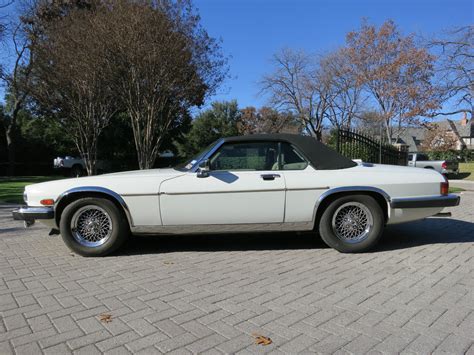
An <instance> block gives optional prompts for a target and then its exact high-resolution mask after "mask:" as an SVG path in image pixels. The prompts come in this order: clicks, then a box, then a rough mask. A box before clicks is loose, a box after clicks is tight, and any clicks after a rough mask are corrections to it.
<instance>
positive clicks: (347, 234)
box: [332, 202, 374, 243]
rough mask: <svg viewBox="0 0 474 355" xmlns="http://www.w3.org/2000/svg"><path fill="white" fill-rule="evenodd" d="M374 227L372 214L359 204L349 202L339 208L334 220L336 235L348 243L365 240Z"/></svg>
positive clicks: (333, 226)
mask: <svg viewBox="0 0 474 355" xmlns="http://www.w3.org/2000/svg"><path fill="white" fill-rule="evenodd" d="M373 225H374V223H373V217H372V213H371V212H370V210H369V209H368V208H367V207H366V206H365V205H363V204H361V203H358V202H347V203H345V204H343V205H341V206H339V208H338V209H337V210H336V212H335V213H334V216H333V218H332V229H333V231H334V233H335V234H336V236H337V237H338V238H339V239H341V240H343V241H344V242H346V243H359V242H361V241H363V240H365V239H366V238H367V236H368V235H369V232H370V230H371V229H372V226H373Z"/></svg>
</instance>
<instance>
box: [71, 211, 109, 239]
mask: <svg viewBox="0 0 474 355" xmlns="http://www.w3.org/2000/svg"><path fill="white" fill-rule="evenodd" d="M71 231H72V235H73V236H74V239H76V240H77V241H78V242H79V244H81V245H84V246H86V247H98V246H100V245H102V244H104V243H105V242H106V241H107V240H108V239H109V238H110V235H111V234H112V220H111V219H110V216H109V214H108V213H107V212H106V211H105V210H104V209H103V208H101V207H99V206H94V205H89V206H84V207H81V208H79V209H78V210H77V211H76V212H75V213H74V215H73V216H72V219H71Z"/></svg>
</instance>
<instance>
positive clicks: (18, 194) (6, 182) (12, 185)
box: [0, 176, 62, 204]
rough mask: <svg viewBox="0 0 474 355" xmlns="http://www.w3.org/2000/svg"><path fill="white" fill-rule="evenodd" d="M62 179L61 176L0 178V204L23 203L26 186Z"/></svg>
mask: <svg viewBox="0 0 474 355" xmlns="http://www.w3.org/2000/svg"><path fill="white" fill-rule="evenodd" d="M58 179H62V177H61V176H15V177H6V178H5V177H0V203H19V204H21V203H23V190H24V188H25V186H26V185H31V184H36V183H39V182H44V181H50V180H58Z"/></svg>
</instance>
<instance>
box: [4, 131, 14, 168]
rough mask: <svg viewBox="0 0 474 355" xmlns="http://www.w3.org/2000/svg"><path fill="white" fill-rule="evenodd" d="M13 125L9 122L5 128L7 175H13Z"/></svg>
mask: <svg viewBox="0 0 474 355" xmlns="http://www.w3.org/2000/svg"><path fill="white" fill-rule="evenodd" d="M13 131H14V127H13V125H12V124H11V123H10V124H9V125H8V127H7V129H6V132H5V133H6V134H5V135H6V139H7V151H8V171H7V175H9V176H14V175H15V140H14V137H13V135H14V132H13Z"/></svg>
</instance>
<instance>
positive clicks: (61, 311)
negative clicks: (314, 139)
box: [0, 192, 474, 354]
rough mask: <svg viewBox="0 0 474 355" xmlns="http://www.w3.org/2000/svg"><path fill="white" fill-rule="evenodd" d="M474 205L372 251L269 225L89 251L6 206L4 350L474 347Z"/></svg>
mask: <svg viewBox="0 0 474 355" xmlns="http://www.w3.org/2000/svg"><path fill="white" fill-rule="evenodd" d="M473 209H474V193H472V192H469V193H468V192H466V193H463V196H462V205H461V206H459V207H456V208H453V209H451V211H452V212H453V217H452V218H448V219H442V218H430V219H426V220H424V221H420V222H416V223H410V224H406V225H403V226H395V227H390V228H388V229H387V231H386V233H385V235H384V238H383V240H382V242H381V244H380V246H379V248H378V249H377V250H376V251H374V252H372V253H366V254H358V255H345V254H340V253H338V252H336V251H334V250H332V249H329V248H326V247H325V246H324V245H323V243H322V242H321V241H319V240H317V239H315V238H314V237H311V236H307V235H306V236H302V235H296V234H266V235H259V236H250V235H245V236H237V235H222V236H192V237H191V236H187V237H186V236H183V237H157V238H134V239H133V240H132V241H131V242H130V244H129V245H128V246H127V248H125V249H124V250H123V251H122V253H121V254H120V255H116V256H112V257H107V258H96V259H91V258H82V257H79V256H76V255H74V254H72V253H71V252H69V250H68V249H67V248H66V247H65V246H64V244H63V243H62V241H61V240H60V238H58V237H48V236H47V232H48V231H47V230H46V229H45V228H43V227H40V226H38V225H35V226H34V227H33V228H31V229H29V230H24V229H22V227H21V225H20V224H19V223H16V222H13V221H11V219H10V215H9V210H10V209H9V208H4V209H2V210H1V212H0V271H1V282H0V312H1V313H0V314H1V321H0V353H12V352H17V353H23V354H36V353H40V352H41V351H42V352H45V353H61V354H64V353H68V352H71V351H73V352H77V353H83V354H93V353H97V352H111V353H129V352H133V353H135V352H143V353H146V354H148V353H158V352H163V353H164V352H171V351H175V352H176V353H179V354H185V353H202V352H207V353H234V352H242V353H254V352H268V351H270V352H274V353H280V352H283V353H297V352H306V353H310V352H321V353H331V352H339V353H366V352H369V351H370V352H373V353H376V352H382V353H397V352H401V351H403V352H406V353H429V352H435V353H441V352H448V353H457V354H462V353H465V352H467V353H470V354H474V345H473V341H474V248H473V246H474V223H473V222H474V211H473ZM104 314H106V315H107V314H108V315H111V319H110V320H111V321H110V322H106V320H102V321H101V320H100V316H101V315H104ZM253 333H258V334H261V335H264V336H267V337H270V338H271V339H272V341H273V343H272V344H270V345H268V346H262V345H256V344H255V343H254V338H253V337H252V334H253Z"/></svg>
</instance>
